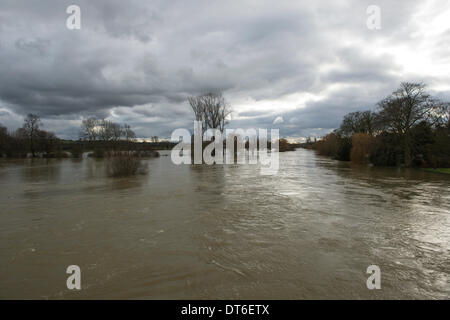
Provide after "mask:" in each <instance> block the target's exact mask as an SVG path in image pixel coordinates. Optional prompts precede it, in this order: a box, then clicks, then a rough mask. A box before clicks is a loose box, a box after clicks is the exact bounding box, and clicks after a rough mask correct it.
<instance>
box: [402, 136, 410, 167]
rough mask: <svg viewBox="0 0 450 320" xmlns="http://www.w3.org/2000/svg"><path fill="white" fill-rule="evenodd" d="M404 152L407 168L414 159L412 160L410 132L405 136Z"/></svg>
mask: <svg viewBox="0 0 450 320" xmlns="http://www.w3.org/2000/svg"><path fill="white" fill-rule="evenodd" d="M403 150H404V153H405V154H404V156H405V167H410V166H411V162H412V159H411V139H410V135H409V132H407V133H406V134H405V139H404V146H403Z"/></svg>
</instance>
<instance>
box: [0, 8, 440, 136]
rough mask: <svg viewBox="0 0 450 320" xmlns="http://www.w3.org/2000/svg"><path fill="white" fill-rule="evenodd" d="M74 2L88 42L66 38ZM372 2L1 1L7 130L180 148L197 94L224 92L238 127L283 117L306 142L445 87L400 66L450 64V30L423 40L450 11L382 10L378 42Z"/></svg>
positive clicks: (288, 129) (434, 77) (0, 112)
mask: <svg viewBox="0 0 450 320" xmlns="http://www.w3.org/2000/svg"><path fill="white" fill-rule="evenodd" d="M71 4H77V5H79V6H80V7H81V18H82V20H81V28H82V29H81V30H68V29H67V28H66V26H65V24H66V18H67V16H68V15H67V14H66V8H67V6H69V5H71ZM370 4H372V3H369V2H365V1H356V0H355V1H352V0H349V1H340V2H336V3H330V2H328V1H326V2H325V1H314V2H311V1H308V2H306V1H206V0H199V1H163V0H160V1H139V0H131V1H119V0H96V1H87V0H81V1H76V3H74V2H73V1H50V0H44V1H43V0H41V1H17V0H14V1H11V0H2V5H1V9H0V61H1V64H0V122H2V123H5V124H7V125H8V126H9V127H13V126H17V125H20V121H19V119H20V118H21V117H22V116H23V115H25V114H26V113H29V112H33V113H37V114H39V115H41V117H42V118H43V120H44V125H45V127H46V129H48V130H54V131H55V132H56V133H57V134H58V135H61V136H62V137H66V138H70V137H72V138H75V137H76V136H77V135H78V126H79V124H80V121H81V119H82V118H83V117H88V116H93V115H94V116H97V117H105V118H108V119H111V120H114V121H118V122H121V123H123V122H127V123H130V124H131V125H132V126H133V127H134V128H135V129H136V132H137V134H138V136H141V137H148V136H151V135H155V134H156V135H161V136H169V135H170V132H171V131H172V130H173V129H174V128H177V127H187V128H191V127H192V124H191V121H192V120H193V117H192V114H191V112H190V108H189V106H188V104H187V102H186V99H187V97H188V96H190V95H194V94H200V93H206V92H210V91H213V92H215V91H223V92H224V95H225V96H226V98H227V99H228V101H229V102H230V103H231V105H232V106H233V108H234V109H235V110H234V113H233V120H232V121H231V126H233V127H237V126H241V127H251V126H255V127H256V126H258V127H267V128H270V127H274V124H273V123H274V120H275V119H276V118H277V117H282V118H283V120H284V121H282V122H281V121H276V126H277V127H279V128H280V130H281V133H282V135H289V136H305V135H311V134H310V133H314V134H317V133H323V132H326V131H327V130H328V131H329V130H331V129H333V128H335V127H337V126H338V124H339V122H340V120H341V117H342V116H343V115H344V114H345V113H347V112H351V111H354V110H357V109H361V108H365V109H367V108H370V107H371V106H373V105H374V104H375V102H376V101H377V99H381V98H382V97H383V96H384V95H386V94H388V93H390V92H391V91H392V90H393V89H394V88H395V86H397V85H398V83H399V82H400V81H404V80H410V78H408V79H405V77H407V76H408V77H411V78H413V79H414V80H416V79H417V80H420V81H422V80H423V81H427V82H428V83H430V84H431V85H433V86H436V88H438V85H439V84H442V82H443V80H448V76H445V75H442V74H440V73H439V70H437V71H436V73H435V74H433V73H430V72H424V71H420V70H419V71H417V72H415V71H414V72H412V71H411V70H409V69H408V67H409V66H413V67H414V65H415V64H413V63H412V62H411V61H409V60H408V59H403V58H408V56H407V54H406V56H405V52H406V53H408V50H407V49H408V48H414V47H418V48H422V51H424V54H425V53H426V55H427V57H430V58H432V59H433V61H438V62H439V63H441V65H443V64H445V63H446V64H447V65H448V63H449V61H448V53H449V47H448V45H445V44H446V43H447V42H448V41H446V40H447V39H448V37H449V33H448V30H447V31H446V30H445V28H444V29H443V30H438V31H439V32H438V33H437V34H436V33H434V34H432V36H429V32H428V30H425V29H424V25H426V23H428V22H429V21H428V20H429V16H433V15H438V14H439V13H440V12H444V11H445V10H448V9H449V8H448V5H445V4H444V5H442V7H440V8H439V7H438V8H436V6H439V4H437V5H436V4H434V5H431V6H428V7H426V6H425V7H420V6H422V5H423V2H422V1H418V0H417V1H398V2H395V3H392V2H390V1H378V5H379V6H380V7H381V9H382V29H381V30H379V31H371V30H368V29H367V28H366V19H367V14H366V8H367V6H368V5H370ZM423 8H425V9H423ZM424 12H425V13H424ZM418 13H419V14H421V13H424V16H423V18H422V17H419V18H420V19H417V14H418ZM426 19H428V20H426ZM422 20H423V23H422ZM441 28H442V26H441ZM438 29H439V28H438ZM422 31H423V32H422ZM432 31H433V32H434V31H435V29H433V30H432ZM441 31H442V32H441ZM402 46H403V47H405V48H406V50H405V49H404V48H403V47H402ZM425 49H426V50H425ZM402 50H403V51H402ZM422 51H420V50H418V51H417V52H418V53H422ZM425 51H426V52H425ZM417 52H416V53H417ZM418 59H419V60H420V61H417V63H418V64H419V65H420V63H422V62H423V61H422V60H424V59H425V58H423V57H422V56H419V58H418ZM421 59H422V60H421ZM410 60H411V59H410ZM427 71H428V70H427ZM447 74H449V73H447ZM448 90H449V88H441V89H437V94H438V95H440V96H444V97H445V96H448ZM296 94H309V95H310V96H313V97H314V99H312V100H311V99H309V100H308V99H306V100H301V99H300V100H298V101H296V100H295V99H294V100H292V98H290V97H292V96H295V95H296ZM260 103H264V104H265V105H267V104H269V105H270V104H271V103H273V104H274V107H273V108H262V109H261V108H260V107H259V106H260ZM275 105H276V106H277V107H275Z"/></svg>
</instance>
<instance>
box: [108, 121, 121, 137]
mask: <svg viewBox="0 0 450 320" xmlns="http://www.w3.org/2000/svg"><path fill="white" fill-rule="evenodd" d="M110 132H111V137H110V139H111V140H112V141H119V140H120V138H121V137H122V135H123V134H122V127H121V126H120V124H118V123H114V122H110Z"/></svg>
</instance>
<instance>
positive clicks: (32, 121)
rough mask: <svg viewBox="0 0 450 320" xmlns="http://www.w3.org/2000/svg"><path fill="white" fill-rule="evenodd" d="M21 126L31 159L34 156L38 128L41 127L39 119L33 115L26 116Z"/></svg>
mask: <svg viewBox="0 0 450 320" xmlns="http://www.w3.org/2000/svg"><path fill="white" fill-rule="evenodd" d="M24 121H25V123H24V124H23V129H24V133H25V135H26V137H27V139H28V141H29V144H30V151H31V154H32V156H33V157H35V156H36V142H37V139H38V133H39V126H40V125H41V119H40V118H39V116H37V115H35V114H32V113H30V114H28V115H27V117H26V118H25V120H24Z"/></svg>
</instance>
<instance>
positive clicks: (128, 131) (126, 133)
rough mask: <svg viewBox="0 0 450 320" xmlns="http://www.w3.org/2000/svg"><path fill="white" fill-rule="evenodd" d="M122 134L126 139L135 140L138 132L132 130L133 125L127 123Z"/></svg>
mask: <svg viewBox="0 0 450 320" xmlns="http://www.w3.org/2000/svg"><path fill="white" fill-rule="evenodd" d="M122 135H123V137H124V138H125V140H126V141H133V140H134V139H135V138H136V134H135V133H134V131H133V130H131V127H130V126H129V125H128V124H126V123H125V124H124V125H123V129H122Z"/></svg>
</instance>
